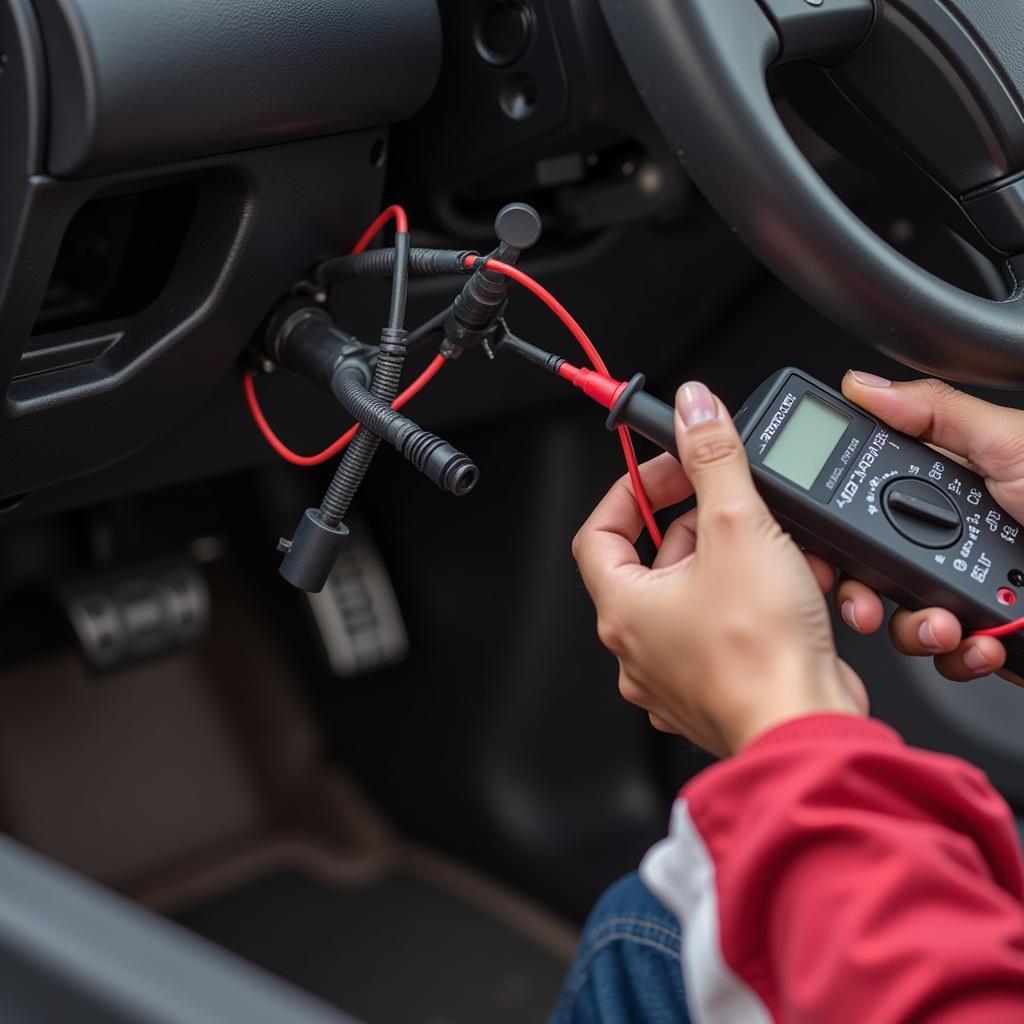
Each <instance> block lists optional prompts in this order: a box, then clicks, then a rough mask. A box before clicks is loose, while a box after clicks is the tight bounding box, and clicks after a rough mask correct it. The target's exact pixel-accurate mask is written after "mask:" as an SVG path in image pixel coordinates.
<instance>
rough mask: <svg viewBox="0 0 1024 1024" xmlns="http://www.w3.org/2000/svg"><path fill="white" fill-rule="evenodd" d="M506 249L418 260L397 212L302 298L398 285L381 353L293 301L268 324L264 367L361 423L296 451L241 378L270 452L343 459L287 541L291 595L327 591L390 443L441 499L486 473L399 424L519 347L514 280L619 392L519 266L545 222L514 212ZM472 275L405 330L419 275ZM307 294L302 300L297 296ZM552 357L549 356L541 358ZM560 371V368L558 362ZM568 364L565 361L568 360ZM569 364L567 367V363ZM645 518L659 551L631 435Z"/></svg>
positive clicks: (572, 324) (323, 270)
mask: <svg viewBox="0 0 1024 1024" xmlns="http://www.w3.org/2000/svg"><path fill="white" fill-rule="evenodd" d="M392 221H393V222H394V225H395V242H394V245H393V247H391V248H382V249H376V250H373V251H367V250H368V248H369V246H370V244H371V243H372V242H373V241H374V240H375V239H376V237H377V236H378V235H379V234H380V233H381V231H383V230H384V228H385V227H387V225H388V224H389V223H391V222H392ZM495 227H496V231H497V235H498V238H499V243H500V244H499V245H498V247H497V249H496V250H495V251H494V252H493V253H491V254H490V255H481V254H479V253H476V252H469V251H455V250H451V251H449V250H439V249H419V248H413V247H411V245H410V239H409V225H408V219H407V216H406V214H405V211H404V210H403V209H402V208H401V207H400V206H390V207H388V208H387V209H386V210H384V211H383V212H382V213H381V214H380V216H378V217H377V218H376V220H374V222H373V223H372V224H371V225H370V226H369V227H368V228H367V229H366V231H365V232H364V233H363V235H362V236H361V237H360V238H359V240H358V241H357V242H356V244H355V246H353V248H352V251H351V253H350V254H349V255H347V256H341V257H336V258H333V259H329V260H326V261H325V262H323V263H321V264H320V265H319V266H318V267H316V268H315V270H314V272H313V275H312V277H313V281H312V282H311V283H310V285H309V287H307V288H306V289H304V290H305V291H309V292H311V293H312V294H313V295H318V294H321V295H322V293H323V290H324V289H325V288H327V287H330V286H332V285H335V284H338V283H340V282H342V281H345V280H351V279H354V278H361V277H386V276H390V277H391V279H392V287H391V301H390V307H389V315H388V324H387V326H386V327H385V328H384V329H383V330H382V332H381V336H380V340H379V342H378V344H377V345H375V346H370V345H365V344H363V343H361V342H360V341H358V339H356V338H354V337H353V336H352V335H349V334H347V333H346V332H345V331H343V330H341V329H340V328H339V327H338V326H337V325H336V324H334V322H333V321H332V319H331V318H330V316H329V315H328V314H327V313H326V311H325V310H324V309H322V308H321V307H320V306H318V305H315V304H312V303H309V302H306V301H304V300H302V299H296V298H291V299H289V300H287V301H286V302H284V303H282V304H281V305H280V306H279V307H278V308H277V309H276V310H275V311H274V313H273V314H272V315H271V317H270V318H269V319H268V321H267V324H266V327H265V330H264V332H263V336H262V346H261V348H262V352H261V357H262V359H261V365H265V364H266V361H267V360H269V361H270V362H271V364H272V365H274V366H276V365H281V366H284V367H286V368H288V369H291V370H293V371H295V372H297V373H299V374H301V375H302V376H304V377H305V378H306V379H308V380H310V381H312V382H314V383H316V384H318V385H319V386H321V387H323V388H325V389H326V390H328V391H330V392H331V393H332V394H333V395H334V397H335V398H336V399H337V400H338V401H339V403H340V404H341V405H342V407H343V408H344V409H345V410H346V411H347V412H348V413H349V415H351V416H352V417H353V418H354V419H355V420H356V423H355V424H354V425H353V426H351V427H350V428H349V429H347V430H346V431H345V433H343V434H342V435H341V436H340V437H339V438H338V439H337V440H336V441H334V442H333V443H332V444H330V445H328V446H327V447H326V448H324V449H323V450H322V451H320V452H318V453H315V454H312V455H300V454H298V453H296V452H294V451H292V450H291V449H290V448H289V447H288V446H287V445H286V444H285V443H284V442H283V441H282V440H281V439H280V438H279V437H278V436H277V434H276V433H275V432H274V430H273V428H272V427H271V426H270V424H269V422H268V421H267V418H266V416H265V415H264V413H263V411H262V409H261V408H260V403H259V399H258V396H257V391H256V380H255V373H254V372H253V371H251V370H250V371H247V372H246V373H244V375H243V379H242V385H243V389H244V395H245V401H246V405H247V406H248V408H249V411H250V413H251V414H252V418H253V420H254V422H255V423H256V426H257V428H258V429H259V431H260V433H261V434H262V435H263V437H264V438H265V439H266V441H267V443H268V444H269V445H270V447H271V448H272V449H273V450H274V451H275V452H276V453H277V454H278V455H279V456H281V457H282V458H283V459H285V460H286V461H288V462H290V463H291V464H292V465H295V466H302V467H310V466H318V465H322V464H323V463H326V462H328V461H330V460H331V459H333V458H335V457H337V456H338V455H341V456H342V459H341V462H340V464H339V465H338V467H337V469H336V471H335V474H334V478H333V479H332V481H331V483H330V486H329V487H328V490H327V492H326V494H325V495H324V498H323V501H322V502H321V504H320V506H319V508H315V509H307V510H306V512H305V514H304V515H303V517H302V520H301V521H300V523H299V525H298V527H297V529H296V531H295V533H294V536H293V537H292V538H291V539H282V541H281V542H280V545H279V549H280V550H281V551H282V553H283V554H284V556H285V557H284V560H283V562H282V565H281V574H282V575H283V576H284V577H285V578H286V579H287V580H288V581H289V582H290V583H292V584H293V585H295V586H296V587H299V588H300V589H303V590H307V591H319V590H321V589H322V588H323V587H324V585H325V584H326V582H327V579H328V577H329V575H330V572H331V570H332V568H333V566H334V563H335V561H336V559H337V557H338V555H339V554H340V552H341V550H342V549H343V547H344V545H345V543H346V540H347V536H348V531H347V529H346V527H345V524H344V519H345V517H346V515H347V514H348V511H349V509H350V507H351V504H352V501H353V499H354V498H355V495H356V493H357V491H358V489H359V486H360V485H361V483H362V481H363V479H364V477H365V475H366V473H367V471H368V470H369V467H370V464H371V463H372V460H373V458H374V455H375V454H376V452H377V449H378V448H379V446H380V444H381V442H382V441H385V442H387V443H389V444H391V445H392V446H393V447H395V448H396V449H397V450H398V451H399V452H400V453H401V454H402V455H404V456H405V457H406V458H407V459H408V460H409V461H410V463H411V464H412V465H413V466H414V467H415V468H417V469H419V470H420V471H421V472H423V473H425V474H426V475H428V476H429V477H430V478H431V479H432V480H434V482H435V483H437V484H438V485H439V486H440V487H442V488H443V489H445V490H447V491H449V492H450V493H452V494H455V495H462V494H466V493H468V492H469V491H470V490H471V489H472V488H473V486H474V485H475V484H476V481H477V478H478V471H477V468H476V466H475V465H474V464H473V463H472V461H471V460H470V459H469V458H468V457H467V456H465V455H463V454H462V453H460V452H458V451H456V450H455V449H454V448H453V447H452V446H451V445H449V444H447V442H445V441H443V440H442V439H441V438H438V437H436V436H435V435H434V434H431V433H429V432H428V431H425V430H423V429H422V428H421V427H419V426H417V424H415V423H414V422H413V421H412V420H409V419H408V418H406V417H405V416H403V415H401V414H400V413H399V410H400V409H402V408H403V407H404V406H405V405H406V404H407V403H408V402H410V401H411V400H412V399H413V398H415V397H416V395H418V394H419V393H420V392H421V391H422V390H423V389H424V388H425V387H427V385H429V384H430V382H431V381H432V380H434V378H435V377H436V376H437V375H438V373H440V371H441V370H442V369H443V368H444V366H445V365H446V364H447V363H448V362H450V361H452V360H455V359H458V358H459V357H460V356H461V355H462V354H463V353H464V352H466V351H468V350H470V349H472V348H475V347H478V346H479V347H481V348H483V349H484V350H486V351H487V352H488V353H489V354H491V355H493V354H494V352H495V351H497V350H498V349H500V348H502V346H503V345H504V344H505V343H506V342H507V341H509V340H510V339H513V340H514V341H515V342H518V343H519V346H520V348H518V349H517V351H519V354H520V355H522V354H524V352H523V347H524V346H525V348H526V349H529V350H532V351H533V352H540V351H541V350H539V349H533V347H532V346H529V345H527V343H525V342H522V341H520V339H516V338H515V336H514V335H511V334H510V332H509V330H508V327H507V324H506V311H507V306H508V283H509V281H513V282H515V283H517V284H519V285H520V286H522V287H524V288H525V289H526V290H527V291H529V292H531V293H532V294H533V295H534V296H536V297H537V298H538V299H539V300H540V301H541V302H542V303H544V305H546V306H547V308H548V309H549V310H551V312H552V313H553V314H554V315H555V316H556V317H557V318H558V319H559V321H560V322H561V323H562V324H563V325H564V326H565V327H566V329H567V330H568V331H569V333H570V334H571V335H572V336H573V338H574V339H575V340H576V342H577V343H578V345H579V346H580V348H581V349H582V350H583V352H584V354H585V355H586V357H587V359H588V361H589V362H590V364H591V366H592V367H593V370H592V371H590V372H592V373H593V374H594V376H595V378H598V379H600V380H604V381H607V382H611V381H612V380H613V378H612V377H611V376H610V373H609V370H608V367H607V365H606V363H605V362H604V360H603V359H602V358H601V355H600V353H599V352H598V350H597V348H596V346H595V345H594V343H593V341H592V340H591V339H590V337H589V335H588V334H587V333H586V331H585V330H584V329H583V328H582V326H581V325H580V324H579V323H578V322H577V320H576V319H575V318H574V317H573V316H572V315H571V314H570V313H569V311H568V310H567V309H566V308H565V307H564V306H563V305H562V304H561V303H560V302H559V301H558V300H557V299H556V298H555V297H554V295H552V294H551V292H549V291H548V290H547V289H546V288H545V287H544V286H543V285H541V284H540V283H539V282H538V281H536V280H535V279H534V278H533V277H531V276H530V275H529V274H527V273H526V272H525V271H523V270H522V269H521V268H519V267H518V266H516V265H515V264H516V261H517V260H518V258H519V257H520V255H521V254H522V252H523V251H524V250H526V249H529V248H530V247H531V246H533V245H534V244H535V243H536V242H537V240H538V239H539V237H540V230H541V222H540V217H539V215H538V214H537V213H536V211H535V210H533V209H532V208H531V207H529V206H527V205H526V204H523V203H512V204H509V205H508V206H506V207H504V208H503V209H502V210H501V212H500V213H499V214H498V218H497V221H496V225H495ZM455 274H463V275H467V276H468V280H467V281H466V282H465V284H464V285H463V287H462V289H461V290H460V292H459V293H458V295H457V297H456V298H455V300H454V301H453V302H452V304H451V305H450V306H448V307H446V308H445V309H443V310H441V311H439V312H438V313H437V314H436V315H435V316H434V317H432V318H431V319H430V320H428V321H427V322H426V323H424V324H422V325H421V326H420V327H418V328H417V329H416V330H414V331H412V332H411V333H409V334H407V333H406V331H405V308H406V300H407V294H408V283H409V278H410V276H438V275H455ZM301 290H303V289H300V291H301ZM432 343H433V344H438V345H439V352H438V354H437V355H436V356H435V357H434V359H433V360H432V361H431V362H430V364H429V365H428V366H427V367H426V369H425V370H423V372H422V373H420V375H419V376H418V377H416V378H415V380H413V381H412V383H410V384H409V385H408V386H407V387H406V388H404V390H399V389H400V382H401V376H402V371H403V368H404V363H405V357H406V355H407V353H408V352H409V351H412V350H415V349H418V348H421V347H423V346H426V345H429V344H432ZM541 354H542V355H547V354H546V353H541ZM548 358H549V359H552V360H558V358H559V357H556V356H549V357H548ZM560 362H561V363H563V364H564V363H565V361H564V360H561V361H560ZM565 365H568V364H565ZM617 430H618V434H619V441H620V444H621V446H622V451H623V455H624V458H625V461H626V467H627V470H628V473H629V478H630V481H631V484H632V488H633V494H634V496H635V498H636V502H637V507H638V509H639V511H640V515H641V517H642V519H643V522H644V524H645V526H646V529H647V531H648V533H649V534H650V537H651V539H652V541H653V542H654V544H655V546H656V547H660V545H661V540H662V537H661V531H660V530H659V528H658V525H657V523H656V521H655V518H654V511H653V509H652V508H651V504H650V501H649V500H648V497H647V494H646V492H645V490H644V486H643V481H642V479H641V476H640V468H639V464H638V462H637V457H636V451H635V449H634V446H633V440H632V437H631V435H630V432H629V430H628V428H627V427H625V426H620V427H618V428H617Z"/></svg>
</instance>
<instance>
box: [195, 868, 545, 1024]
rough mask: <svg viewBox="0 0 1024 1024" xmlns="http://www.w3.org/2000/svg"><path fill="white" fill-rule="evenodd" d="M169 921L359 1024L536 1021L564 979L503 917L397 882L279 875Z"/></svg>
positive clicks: (426, 887) (411, 881)
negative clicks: (337, 883) (348, 883)
mask: <svg viewBox="0 0 1024 1024" xmlns="http://www.w3.org/2000/svg"><path fill="white" fill-rule="evenodd" d="M175 917H176V919H177V920H178V921H179V922H180V923H181V924H184V925H185V926H186V927H188V928H190V929H192V930H193V931H195V932H198V933H199V934H201V935H204V936H206V937H207V938H209V939H211V940H212V941H214V942H216V943H218V944H219V945H222V946H225V947H227V948H228V949H231V950H233V951H234V952H236V953H238V954H239V955H241V956H243V957H245V958H246V959H248V960H251V961H253V962H255V963H257V964H259V965H261V966H262V967H264V968H266V969H267V970H269V971H271V972H272V973H274V974H277V975H279V976H280V977H283V978H285V979H287V980H289V981H291V982H293V983H294V984H296V985H299V986H300V987H302V988H304V989H306V990H308V991H309V992H312V993H314V994H316V995H318V996H320V997H321V998H323V999H326V1000H327V1001H329V1002H331V1003H333V1004H334V1005H336V1006H338V1007H340V1008H341V1009H344V1010H346V1011H347V1012H349V1013H352V1014H355V1015H356V1016H358V1017H361V1018H362V1019H364V1020H365V1021H367V1024H537V1022H541V1021H545V1020H546V1019H547V1016H548V1014H549V1013H550V1010H551V1007H552V1005H553V1003H554V1000H555V997H556V995H557V993H558V989H559V986H560V984H561V980H562V976H563V974H564V972H565V967H564V965H563V964H562V963H560V962H559V961H558V960H557V959H555V958H554V957H552V956H549V955H548V954H547V953H545V952H544V951H543V950H541V949H538V948H537V947H536V946H535V945H533V944H531V943H530V942H528V941H527V940H526V939H524V938H523V937H522V936H520V935H519V934H517V933H516V932H514V931H511V930H509V929H506V928H505V927H503V925H502V924H501V923H500V922H498V921H495V920H494V919H493V918H491V917H488V916H485V915H484V914H482V913H480V912H479V911H477V910H476V909H474V908H473V907H471V906H469V905H468V904H466V903H463V902H462V901H460V900H458V899H457V898H456V897H454V896H452V895H450V894H449V893H447V892H445V891H444V890H442V889H439V888H436V887H434V886H432V885H430V884H429V883H428V882H425V881H422V880H419V879H416V878H410V877H403V876H396V877H391V878H386V879H384V880H382V881H381V882H379V883H378V884H376V885H372V886H369V887H367V888H361V889H354V890H342V889H334V888H330V887H328V886H326V885H323V884H321V883H320V882H319V881H316V880H314V879H311V878H308V877H306V876H304V875H300V874H295V873H281V874H276V875H272V876H270V877H267V878H265V879H261V880H259V881H256V882H253V883H251V884H249V885H247V886H245V887H243V888H241V889H237V890H235V891H233V892H229V893H227V894H225V895H222V896H218V897H216V898H215V899H213V900H211V901H210V902H208V903H205V904H202V905H199V906H196V907H193V908H191V909H188V910H185V911H183V912H179V913H177V914H176V915H175Z"/></svg>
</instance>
